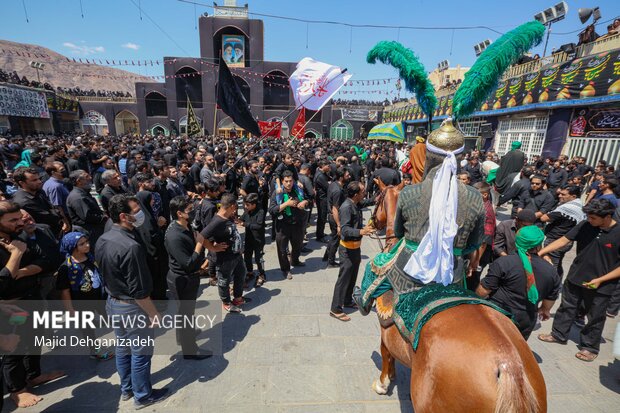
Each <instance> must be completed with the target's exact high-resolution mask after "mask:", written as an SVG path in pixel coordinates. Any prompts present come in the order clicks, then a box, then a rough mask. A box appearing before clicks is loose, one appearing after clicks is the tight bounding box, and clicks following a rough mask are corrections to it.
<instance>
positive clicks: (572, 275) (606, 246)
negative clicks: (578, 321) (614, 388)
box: [538, 199, 620, 361]
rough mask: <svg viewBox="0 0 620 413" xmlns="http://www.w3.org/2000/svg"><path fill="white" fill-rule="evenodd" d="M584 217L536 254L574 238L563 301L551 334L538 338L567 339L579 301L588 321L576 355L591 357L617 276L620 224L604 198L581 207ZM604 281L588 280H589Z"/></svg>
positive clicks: (596, 350) (590, 358)
mask: <svg viewBox="0 0 620 413" xmlns="http://www.w3.org/2000/svg"><path fill="white" fill-rule="evenodd" d="M583 212H584V213H585V214H586V215H587V217H588V218H587V220H586V221H582V222H581V223H579V224H578V225H577V226H575V227H574V228H573V229H571V230H570V231H569V232H568V233H567V234H566V235H565V236H563V237H562V238H560V239H558V240H557V241H555V242H553V243H551V244H550V245H548V246H546V247H545V248H543V249H542V250H541V251H540V252H539V253H538V254H539V255H540V256H543V257H544V256H545V255H546V254H548V253H549V252H551V251H554V250H556V249H558V248H562V247H564V246H566V245H568V244H569V243H570V242H571V241H576V242H577V256H576V257H575V260H574V261H573V264H572V265H571V267H570V270H569V271H568V275H567V277H566V281H565V282H564V287H563V288H562V303H561V304H560V308H558V310H557V312H556V313H555V319H554V320H553V329H552V331H551V334H541V335H539V336H538V338H539V339H540V340H542V341H545V342H548V343H566V341H567V340H568V333H569V331H570V329H571V326H572V324H573V321H574V320H575V318H576V316H577V311H578V309H579V305H580V303H583V304H584V305H585V309H586V311H587V319H588V323H587V324H586V325H585V327H584V328H583V329H582V330H581V334H580V340H579V344H580V345H579V348H580V351H579V352H578V353H577V354H576V355H575V357H577V358H578V359H580V360H582V361H592V360H594V359H595V358H596V357H597V355H598V351H599V347H600V344H601V337H602V334H603V327H604V326H605V320H606V318H607V317H606V314H605V312H606V310H607V304H608V303H609V300H610V298H611V295H612V294H613V293H614V290H615V289H616V286H617V284H618V278H614V277H620V225H618V224H617V222H616V221H615V220H614V219H613V218H612V215H613V213H614V208H613V206H612V204H611V202H609V201H608V200H606V199H594V200H592V201H590V203H589V204H588V205H586V206H585V207H583ZM598 279H603V281H600V282H598V281H597V282H595V283H594V284H591V281H592V280H598Z"/></svg>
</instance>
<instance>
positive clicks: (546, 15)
mask: <svg viewBox="0 0 620 413" xmlns="http://www.w3.org/2000/svg"><path fill="white" fill-rule="evenodd" d="M566 13H568V4H566V2H565V1H562V2H560V3H558V4H556V5H555V6H553V7H549V8H548V9H546V10H543V11H541V12H540V13H536V14H535V15H534V19H536V20H538V21H539V22H541V23H542V24H544V25H545V26H547V40H545V49H544V51H543V55H542V57H545V54H546V53H547V44H548V43H549V34H550V33H551V24H552V23H555V22H559V21H560V20H562V19H564V17H566Z"/></svg>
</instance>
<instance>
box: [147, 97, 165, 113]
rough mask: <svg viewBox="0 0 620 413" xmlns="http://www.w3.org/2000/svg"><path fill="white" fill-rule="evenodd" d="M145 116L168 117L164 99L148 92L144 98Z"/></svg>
mask: <svg viewBox="0 0 620 413" xmlns="http://www.w3.org/2000/svg"><path fill="white" fill-rule="evenodd" d="M144 106H145V108H146V116H168V105H167V104H166V97H165V96H164V95H162V94H161V93H159V92H150V93H147V94H146V96H144Z"/></svg>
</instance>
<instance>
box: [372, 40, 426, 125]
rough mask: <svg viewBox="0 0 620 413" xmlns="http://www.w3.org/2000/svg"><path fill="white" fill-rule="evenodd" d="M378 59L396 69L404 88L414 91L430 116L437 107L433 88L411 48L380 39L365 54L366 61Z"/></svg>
mask: <svg viewBox="0 0 620 413" xmlns="http://www.w3.org/2000/svg"><path fill="white" fill-rule="evenodd" d="M377 60H379V61H380V62H382V63H385V64H387V65H392V66H394V67H395V68H396V69H398V74H399V76H400V77H401V79H403V80H404V81H405V88H406V89H407V90H408V91H410V92H412V93H415V96H416V99H417V100H418V104H419V105H420V107H421V108H422V111H423V112H424V113H426V115H427V116H432V114H433V112H434V111H435V108H436V107H437V98H436V97H435V88H434V87H433V84H432V83H431V82H430V80H429V79H428V76H427V75H426V70H425V69H424V65H422V63H421V62H420V60H419V59H418V58H417V56H416V55H415V54H414V53H413V51H412V50H410V49H407V48H406V47H405V46H403V45H402V44H400V43H398V42H393V41H392V42H390V41H381V42H379V43H377V44H376V45H375V47H373V48H372V49H371V50H370V51H369V52H368V56H366V61H367V62H368V63H373V64H374V63H375V62H376V61H377Z"/></svg>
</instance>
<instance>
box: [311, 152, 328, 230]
mask: <svg viewBox="0 0 620 413" xmlns="http://www.w3.org/2000/svg"><path fill="white" fill-rule="evenodd" d="M329 170H330V167H329V162H327V161H325V160H322V161H319V164H318V169H317V170H316V175H315V176H314V192H315V194H316V239H317V241H319V242H328V240H327V239H326V238H325V223H326V222H327V213H328V212H329V211H328V210H327V190H328V188H329V177H328V175H327V174H328V173H329Z"/></svg>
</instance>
